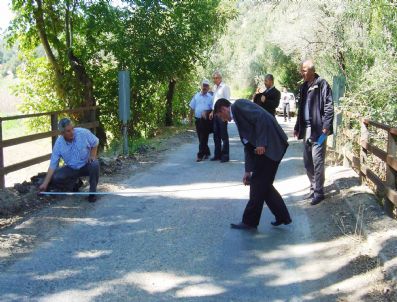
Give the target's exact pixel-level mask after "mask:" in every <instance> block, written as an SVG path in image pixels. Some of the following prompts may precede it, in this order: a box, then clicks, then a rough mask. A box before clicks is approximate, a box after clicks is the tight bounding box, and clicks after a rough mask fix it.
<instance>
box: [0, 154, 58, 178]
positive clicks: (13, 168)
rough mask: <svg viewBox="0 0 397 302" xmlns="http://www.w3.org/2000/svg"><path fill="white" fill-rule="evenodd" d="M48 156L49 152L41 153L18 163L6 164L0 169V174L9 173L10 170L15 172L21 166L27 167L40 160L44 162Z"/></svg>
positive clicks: (21, 167) (49, 155)
mask: <svg viewBox="0 0 397 302" xmlns="http://www.w3.org/2000/svg"><path fill="white" fill-rule="evenodd" d="M50 158H51V153H50V154H46V155H42V156H39V157H35V158H32V159H29V160H25V161H22V162H20V163H17V164H13V165H10V166H7V167H4V168H2V169H0V175H5V174H8V173H11V172H15V171H18V170H21V169H23V168H27V167H30V166H33V165H35V164H39V163H42V162H44V161H46V160H49V159H50Z"/></svg>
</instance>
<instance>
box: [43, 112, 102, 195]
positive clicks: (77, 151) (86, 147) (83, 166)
mask: <svg viewBox="0 0 397 302" xmlns="http://www.w3.org/2000/svg"><path fill="white" fill-rule="evenodd" d="M58 130H59V131H61V135H60V136H59V137H58V138H57V140H56V142H55V145H54V148H53V150H52V155H51V162H50V167H49V168H48V172H47V175H46V177H45V179H44V181H43V183H42V184H41V185H40V187H39V189H40V191H45V190H47V188H48V185H50V184H51V186H54V187H58V188H59V187H60V188H62V189H64V190H66V191H71V190H73V187H74V184H75V183H76V181H77V179H78V178H79V177H81V176H89V182H90V192H96V187H97V184H98V180H99V162H98V160H97V150H98V144H99V139H98V138H97V137H96V136H95V135H94V134H92V133H91V131H89V130H88V129H84V128H74V127H73V124H72V121H71V120H70V119H68V118H63V119H61V120H60V121H59V123H58ZM61 158H62V159H63V161H64V166H63V167H61V168H59V167H58V166H59V160H60V159H61ZM88 201H89V202H95V201H96V196H95V195H91V194H90V195H89V196H88Z"/></svg>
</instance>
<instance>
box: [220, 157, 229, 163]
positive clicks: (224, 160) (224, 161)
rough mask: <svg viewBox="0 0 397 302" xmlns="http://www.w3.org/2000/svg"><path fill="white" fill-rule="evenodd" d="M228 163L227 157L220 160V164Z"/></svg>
mask: <svg viewBox="0 0 397 302" xmlns="http://www.w3.org/2000/svg"><path fill="white" fill-rule="evenodd" d="M228 161H229V157H222V158H221V163H226V162H228Z"/></svg>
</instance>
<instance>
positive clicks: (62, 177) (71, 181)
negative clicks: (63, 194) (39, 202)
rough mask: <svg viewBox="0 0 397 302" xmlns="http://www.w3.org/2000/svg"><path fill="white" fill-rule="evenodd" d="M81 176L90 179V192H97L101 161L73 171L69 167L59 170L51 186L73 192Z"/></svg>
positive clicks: (55, 173) (53, 177) (56, 171)
mask: <svg viewBox="0 0 397 302" xmlns="http://www.w3.org/2000/svg"><path fill="white" fill-rule="evenodd" d="M81 176H88V177H89V182H90V192H96V187H97V185H98V181H99V161H98V160H94V161H92V162H89V163H87V164H86V165H85V166H83V167H81V168H80V169H72V168H70V167H68V166H63V167H61V168H57V169H56V170H55V172H54V175H53V176H52V179H51V183H50V186H53V187H56V188H57V189H61V190H63V191H69V192H70V191H72V190H73V187H74V185H75V183H76V181H77V179H78V178H79V177H81Z"/></svg>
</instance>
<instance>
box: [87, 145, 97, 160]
mask: <svg viewBox="0 0 397 302" xmlns="http://www.w3.org/2000/svg"><path fill="white" fill-rule="evenodd" d="M98 145H99V144H98ZM98 145H96V146H95V147H92V148H91V151H90V158H89V161H90V162H92V161H94V160H96V158H97V153H98Z"/></svg>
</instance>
